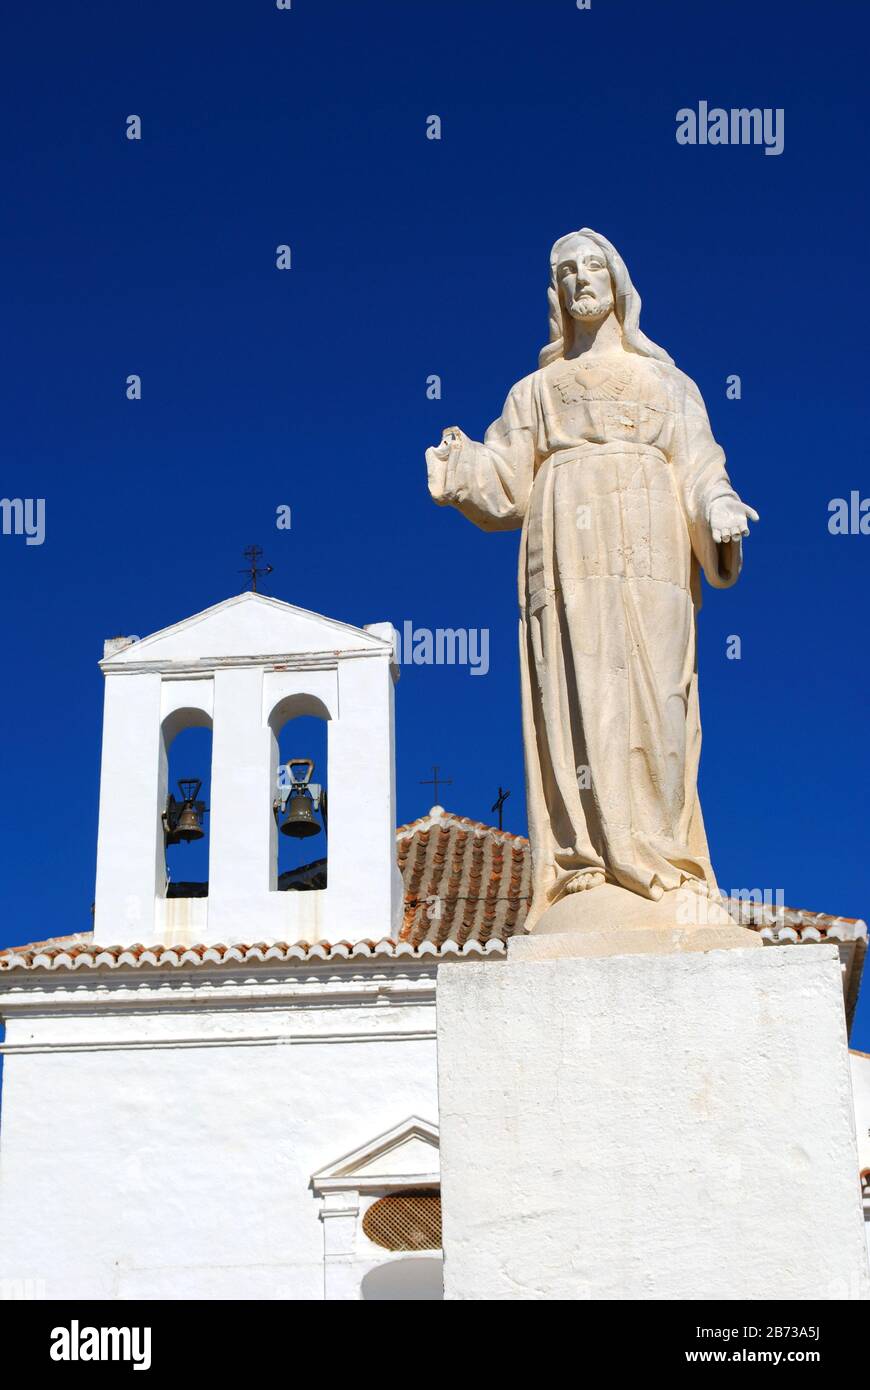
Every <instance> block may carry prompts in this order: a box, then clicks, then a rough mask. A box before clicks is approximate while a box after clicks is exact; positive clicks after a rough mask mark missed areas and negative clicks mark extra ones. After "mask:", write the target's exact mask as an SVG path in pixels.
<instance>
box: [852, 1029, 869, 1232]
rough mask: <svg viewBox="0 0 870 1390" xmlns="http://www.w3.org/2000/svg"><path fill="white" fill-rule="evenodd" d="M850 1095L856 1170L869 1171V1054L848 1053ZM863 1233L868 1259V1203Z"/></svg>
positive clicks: (867, 1204)
mask: <svg viewBox="0 0 870 1390" xmlns="http://www.w3.org/2000/svg"><path fill="white" fill-rule="evenodd" d="M849 1061H850V1063H851V1070H852V1095H853V1097H854V1101H855V1129H856V1131H857V1135H858V1169H859V1171H860V1172H862V1173H863V1172H866V1171H867V1170H868V1169H870V1053H868V1052H850V1053H849ZM864 1231H865V1234H866V1236H867V1254H868V1257H870V1201H868V1202H866V1203H865V1206H864Z"/></svg>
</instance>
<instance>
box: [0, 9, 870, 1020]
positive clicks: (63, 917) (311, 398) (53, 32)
mask: <svg viewBox="0 0 870 1390" xmlns="http://www.w3.org/2000/svg"><path fill="white" fill-rule="evenodd" d="M867 28H868V25H867V9H866V7H865V6H864V5H863V4H859V3H858V2H857V0H851V2H849V3H847V2H846V0H839V2H838V0H829V3H827V4H825V5H824V6H820V5H818V4H816V3H815V2H814V0H803V3H795V0H788V3H786V0H781V2H775V3H765V4H759V3H758V0H730V3H728V4H718V5H714V4H707V5H699V4H698V3H697V0H662V3H656V4H650V3H646V0H593V6H592V9H591V10H590V11H588V12H584V11H578V10H577V9H576V6H575V3H574V0H528V2H527V3H519V0H461V2H460V0H452V3H451V2H446V3H445V0H439V3H438V4H422V3H409V0H402V2H401V3H400V0H368V3H366V4H359V3H351V0H343V2H342V3H336V2H334V0H333V2H332V3H331V2H330V0H293V8H292V10H291V11H290V12H280V11H278V10H277V9H275V7H274V4H273V3H272V2H271V0H246V2H245V3H241V2H239V3H220V2H219V0H213V3H209V4H206V5H203V4H193V3H186V4H185V3H179V2H178V0H172V3H170V0H152V2H151V3H147V4H146V3H124V4H118V3H117V0H113V3H94V0H91V2H90V3H89V4H88V5H86V6H71V5H69V4H66V3H60V0H44V3H41V4H39V5H37V6H30V7H28V6H25V5H18V6H16V7H15V13H14V14H12V15H10V14H9V13H8V12H7V20H6V33H5V36H4V51H5V61H4V64H3V67H4V72H3V81H2V83H0V99H2V105H3V127H2V128H3V143H4V148H5V152H6V157H5V161H4V176H3V192H4V195H5V197H4V202H5V204H6V219H5V228H4V244H3V255H2V276H3V281H4V299H5V301H6V304H7V314H6V324H5V328H4V333H3V341H4V345H5V346H6V347H7V348H8V349H9V351H8V352H7V353H6V354H4V356H5V363H4V367H3V370H2V374H0V390H2V402H3V405H2V434H3V455H2V458H3V468H2V489H0V490H2V492H3V494H4V495H8V496H10V497H14V496H22V497H44V498H45V499H46V507H47V535H46V540H45V544H44V545H42V546H41V547H37V546H33V547H29V548H28V547H26V546H25V545H24V542H23V540H22V539H21V538H16V537H12V536H5V537H3V536H0V574H2V585H0V591H2V598H0V602H2V619H3V632H4V648H5V655H6V680H5V681H4V682H3V686H2V690H0V700H2V716H3V728H4V733H5V737H4V759H3V764H4V777H3V797H2V805H3V824H2V837H0V844H2V846H3V856H4V867H3V899H4V912H3V922H2V928H0V938H2V942H3V943H4V944H7V943H12V942H15V941H22V940H28V939H33V938H37V937H41V936H44V935H46V934H49V933H56V932H64V931H73V930H77V929H82V928H86V927H87V926H88V925H89V907H90V903H91V900H92V897H93V877H94V856H95V837H96V820H97V793H98V768H99V745H100V722H101V703H102V678H101V676H100V673H99V671H98V669H97V665H96V663H97V660H98V658H99V657H100V655H101V650H102V640H103V638H104V637H105V636H107V635H110V634H114V633H117V632H135V633H138V634H140V635H144V634H146V633H148V632H150V631H153V630H155V629H157V628H160V627H163V626H165V625H167V624H169V623H172V622H175V621H177V620H178V619H180V618H183V617H185V616H187V615H188V614H191V613H195V612H197V611H198V610H199V609H202V608H204V607H206V606H208V605H209V604H212V603H215V602H217V601H219V600H221V599H223V598H226V597H228V596H229V595H231V594H232V593H234V592H237V591H239V589H241V588H242V587H244V581H243V579H242V578H241V576H240V575H239V574H238V573H237V571H238V569H239V567H240V566H241V564H242V560H241V556H240V552H241V550H242V548H243V546H245V545H246V544H248V543H249V542H250V541H252V540H253V541H257V542H259V543H260V544H261V545H263V546H264V547H265V548H266V550H267V559H269V560H270V561H271V562H272V563H273V565H274V566H275V571H274V574H273V575H272V576H270V579H269V581H268V584H267V586H266V587H267V588H268V591H269V592H271V593H273V594H275V595H276V596H278V597H280V598H283V599H287V600H289V601H290V602H292V603H296V604H300V605H302V606H303V607H307V608H311V609H314V610H317V611H320V612H323V613H326V614H329V615H331V616H333V617H337V618H340V619H344V620H347V621H349V622H352V623H358V624H363V623H367V622H373V621H379V620H383V619H391V620H392V621H394V622H396V623H397V624H399V623H401V622H402V621H403V620H404V619H406V618H410V619H412V620H413V621H414V622H415V624H418V625H426V626H429V627H433V628H434V627H438V626H443V627H457V626H462V627H486V628H489V629H490V633H491V639H490V640H491V670H490V673H489V675H488V676H486V677H485V678H476V677H471V676H470V675H469V674H468V672H467V671H464V670H461V669H458V668H425V667H424V668H405V670H404V672H403V675H402V679H401V681H400V683H399V687H398V691H397V719H398V785H399V816H400V819H402V820H409V819H411V818H413V817H414V816H417V815H420V814H422V813H423V812H425V810H426V809H427V808H428V807H429V805H430V804H431V801H432V797H431V794H430V789H428V788H425V787H422V786H420V785H419V782H420V779H421V778H424V777H427V776H428V775H430V774H429V769H430V767H431V765H432V763H435V762H437V763H440V764H441V765H442V768H443V769H444V771H445V773H446V775H448V776H451V777H452V778H453V785H452V787H450V788H448V789H447V790H446V791H445V792H444V794H443V796H442V800H444V801H445V803H446V804H447V805H448V807H449V808H450V809H452V810H455V811H457V812H459V813H461V814H464V815H468V816H472V817H475V818H479V819H483V820H486V819H489V818H490V816H489V807H490V805H491V802H492V801H493V799H494V796H495V794H496V790H497V787H498V785H499V783H501V784H502V785H504V786H507V787H509V788H511V791H512V795H511V798H510V800H509V802H508V804H507V810H506V821H505V823H506V826H507V827H508V828H510V829H514V830H518V831H522V830H525V819H524V806H523V795H522V781H523V772H522V748H521V739H520V727H519V695H518V676H517V657H516V592H515V563H516V546H517V536H516V534H510V535H501V536H485V535H484V534H483V533H481V532H478V531H476V530H475V529H474V528H473V527H472V526H471V525H469V524H468V523H467V522H465V521H464V520H463V519H462V518H461V517H460V516H459V515H458V514H456V513H453V512H451V511H449V510H446V509H438V508H436V507H434V506H433V505H432V504H431V503H430V501H429V498H428V494H427V491H426V485H425V468H424V462H423V451H424V448H425V446H426V445H427V444H428V443H430V442H436V441H437V439H438V438H439V436H440V430H441V427H442V426H443V425H446V424H452V423H457V424H461V425H462V426H463V428H464V429H465V430H466V432H467V433H469V434H470V435H472V436H474V437H478V438H479V437H480V435H481V432H482V431H483V430H484V428H485V427H486V425H487V424H488V423H489V421H490V420H491V419H492V418H494V417H495V416H496V415H497V414H498V413H499V411H500V408H501V404H502V401H503V399H504V396H505V394H506V391H507V389H508V387H509V386H510V385H511V384H512V383H513V382H514V381H516V380H517V379H518V378H519V377H520V376H522V375H524V374H525V373H527V372H528V371H530V370H531V369H532V368H533V367H534V366H535V362H536V354H537V350H538V348H539V346H540V345H541V343H542V342H543V340H544V337H545V334H546V278H547V252H548V249H549V247H550V244H551V243H552V241H553V240H554V239H555V238H556V237H557V236H559V235H561V234H562V233H564V232H565V231H567V230H569V229H571V228H574V227H577V226H580V225H583V224H588V225H591V226H593V227H596V228H598V229H599V230H601V231H602V232H604V233H605V234H606V235H607V236H609V237H610V238H611V239H612V240H613V241H614V242H615V243H616V245H617V246H618V247H619V249H620V250H621V252H622V253H623V255H624V257H625V259H626V261H627V263H628V265H629V268H630V271H631V273H632V276H633V278H634V281H635V284H636V285H637V287H638V288H639V290H640V292H641V294H642V296H643V300H644V314H643V319H642V324H643V327H644V328H645V329H646V331H647V333H648V334H650V335H651V336H652V337H653V338H654V339H655V340H657V341H658V342H661V343H662V344H664V345H665V346H666V347H667V348H668V350H669V351H670V352H671V354H672V355H673V356H674V357H675V359H676V360H677V362H678V364H679V365H680V366H681V367H682V368H683V369H684V370H686V371H687V372H688V373H689V374H690V375H691V376H693V377H694V378H695V379H696V380H697V382H698V383H699V385H700V387H701V389H702V391H703V393H704V395H705V398H706V400H707V403H708V408H709V411H710V415H711V418H712V422H713V426H714V431H715V433H716V435H717V437H718V438H719V439H720V441H721V442H722V444H723V446H724V447H725V450H726V452H727V454H728V457H729V466H730V470H731V475H732V478H733V480H734V483H735V485H736V487H737V488H738V489H739V490H740V491H741V493H742V494H743V495H744V496H745V497H746V498H747V500H749V501H750V502H751V503H752V504H753V505H754V506H756V507H757V508H758V510H759V511H760V512H761V516H762V523H761V525H760V526H759V527H758V528H757V529H756V531H755V533H754V535H753V536H752V538H751V540H750V542H749V545H748V554H747V559H746V565H745V570H744V574H743V577H742V579H741V581H740V584H739V585H738V587H737V588H736V589H735V590H732V591H730V592H728V593H724V594H712V593H710V592H709V591H708V594H707V600H706V604H705V608H704V612H703V614H702V618H701V638H700V644H701V653H700V663H701V679H702V685H701V700H702V716H703V722H704V737H705V746H704V757H703V766H702V794H703V804H704V808H705V814H706V819H707V826H708V832H709V837H710V842H711V847H712V852H713V858H714V863H715V865H716V868H717V871H718V874H719V878H720V882H721V883H722V884H723V886H725V887H727V888H732V887H761V888H770V889H773V890H775V889H777V888H782V889H783V890H784V893H785V900H786V902H787V903H789V904H790V905H793V906H800V907H808V908H813V909H819V910H823V911H827V912H834V913H843V914H845V915H849V916H860V915H865V916H866V915H868V913H870V871H868V856H867V835H866V796H865V787H866V785H867V777H868V763H870V743H868V739H867V737H866V719H865V709H866V687H867V677H868V654H867V636H866V619H865V609H866V601H867V588H868V586H867V564H868V556H870V537H861V536H841V537H833V536H831V535H829V533H828V530H827V519H828V512H827V504H828V501H829V499H830V498H832V497H835V496H848V494H849V492H850V491H851V490H852V489H858V490H861V491H862V492H863V494H865V495H867V494H870V480H868V467H867V458H866V442H865V434H866V410H865V408H864V406H863V401H862V396H864V395H865V391H864V390H863V389H862V388H864V386H865V382H864V376H865V372H866V352H865V342H864V335H865V330H864V327H863V325H864V324H865V323H866V319H867V298H868V295H867V273H866V264H865V263H866V246H867V221H866V208H865V204H864V199H865V185H866V177H865V175H866V139H867V128H866V99H865V74H864V70H863V69H864V61H865V52H866V46H867V38H868V34H867ZM700 100H706V101H708V102H709V103H710V104H711V105H720V106H724V107H731V106H753V105H758V106H762V107H783V108H784V109H785V150H784V153H783V154H782V155H780V156H778V157H770V156H765V155H764V153H763V151H762V150H761V149H760V148H758V147H748V148H746V147H737V148H714V147H709V146H708V147H706V148H703V147H695V148H688V147H681V146H678V145H677V143H676V141H675V138H674V131H675V113H676V111H677V109H678V108H680V107H683V106H696V105H697V103H698V101H700ZM131 113H135V114H138V115H140V116H141V117H142V121H143V128H144V129H143V139H142V140H141V142H138V143H133V142H130V141H128V140H126V139H125V134H124V132H125V120H126V117H127V116H128V115H129V114H131ZM433 113H436V114H438V115H440V116H441V118H442V122H443V138H442V139H441V141H440V142H435V141H430V140H427V139H426V138H425V123H426V117H427V116H428V115H430V114H433ZM279 243H289V244H290V245H291V247H292V251H293V261H294V268H293V269H292V270H291V271H290V272H286V273H282V272H279V271H278V270H277V269H276V268H275V247H276V246H277V245H278V244H279ZM132 372H135V373H139V374H141V376H142V379H143V399H142V400H141V401H140V402H130V401H128V400H127V399H126V398H125V380H126V377H127V376H128V374H129V373H132ZM735 372H736V373H739V374H740V376H741V378H742V383H743V398H742V400H740V401H735V402H732V401H728V400H726V398H725V378H726V376H727V375H728V374H729V373H735ZM430 373H439V374H440V375H441V376H442V379H443V398H442V400H440V401H429V400H427V398H426V391H425V383H426V377H427V376H428V375H429V374H430ZM281 504H288V505H289V506H291V507H292V511H293V526H292V529H291V530H290V531H289V532H288V531H278V530H277V529H276V527H275V521H274V518H275V511H276V508H277V507H278V506H279V505H281ZM731 633H735V634H739V635H740V636H741V638H742V649H743V656H742V660H741V661H739V662H737V661H728V660H726V658H725V642H726V637H727V636H728V634H731ZM868 993H870V991H868ZM863 1017H864V1022H863V1026H862V1027H860V1028H859V1030H858V1031H857V1032H856V1036H855V1041H856V1042H857V1044H858V1045H859V1046H862V1045H863V1046H864V1047H868V1046H870V1006H868V1005H867V1004H866V1002H865V1006H864V1010H863Z"/></svg>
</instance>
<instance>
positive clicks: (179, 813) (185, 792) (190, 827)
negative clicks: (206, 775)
mask: <svg viewBox="0 0 870 1390" xmlns="http://www.w3.org/2000/svg"><path fill="white" fill-rule="evenodd" d="M201 786H202V782H200V781H199V779H198V778H196V777H182V778H181V780H180V781H179V783H178V789H179V791H180V792H181V795H182V800H181V801H176V800H175V797H174V796H172V795H170V796H169V798H168V800H167V802H166V810H165V811H164V812H163V828H164V830H165V832H166V843H167V845H178V844H181V843H182V842H184V843H186V844H189V843H190V842H191V841H192V840H201V839H202V837H203V835H204V834H205V831H204V830H203V828H202V817H203V815H204V813H205V809H206V807H205V802H204V801H197V799H196V798H197V796H198V795H199V789H200V787H201Z"/></svg>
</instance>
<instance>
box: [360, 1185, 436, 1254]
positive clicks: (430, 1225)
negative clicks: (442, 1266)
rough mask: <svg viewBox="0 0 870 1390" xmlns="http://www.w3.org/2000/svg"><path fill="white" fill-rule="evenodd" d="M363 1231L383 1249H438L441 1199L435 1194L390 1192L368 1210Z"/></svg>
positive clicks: (364, 1218)
mask: <svg viewBox="0 0 870 1390" xmlns="http://www.w3.org/2000/svg"><path fill="white" fill-rule="evenodd" d="M363 1231H364V1232H365V1234H366V1235H367V1236H368V1238H369V1240H371V1241H374V1243H375V1245H381V1246H383V1248H384V1249H385V1250H440V1249H441V1197H440V1195H439V1194H438V1193H437V1192H393V1193H390V1195H389V1196H387V1197H381V1198H380V1200H379V1201H377V1202H374V1203H373V1204H372V1206H370V1207H369V1209H368V1211H367V1212H366V1214H365V1216H364V1217H363Z"/></svg>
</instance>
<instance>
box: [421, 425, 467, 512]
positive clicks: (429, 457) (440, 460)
mask: <svg viewBox="0 0 870 1390" xmlns="http://www.w3.org/2000/svg"><path fill="white" fill-rule="evenodd" d="M462 439H463V434H462V430H461V429H460V428H459V427H458V425H450V426H448V428H447V429H446V430H444V432H443V434H442V436H441V443H440V444H439V445H438V446H437V447H436V448H434V449H427V450H426V467H427V469H428V472H429V492H430V493H431V495H432V498H433V501H435V502H437V503H438V505H439V506H442V507H443V506H444V505H445V504H446V503H448V502H450V501H452V498H451V497H450V495H449V494H450V493H451V492H452V490H453V489H452V484H453V467H452V466H451V465H455V461H456V455H457V453H458V451H459V448H460V446H461V443H462Z"/></svg>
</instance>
